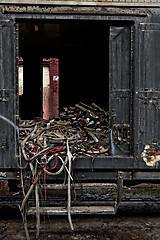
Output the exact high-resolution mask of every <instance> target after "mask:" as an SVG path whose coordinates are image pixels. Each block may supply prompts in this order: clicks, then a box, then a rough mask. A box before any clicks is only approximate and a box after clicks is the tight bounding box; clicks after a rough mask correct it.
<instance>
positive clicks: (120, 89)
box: [109, 26, 132, 155]
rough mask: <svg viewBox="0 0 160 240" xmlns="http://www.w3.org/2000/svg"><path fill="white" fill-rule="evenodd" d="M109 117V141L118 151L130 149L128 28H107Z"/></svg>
mask: <svg viewBox="0 0 160 240" xmlns="http://www.w3.org/2000/svg"><path fill="white" fill-rule="evenodd" d="M109 60H110V83H109V85H110V103H109V105H110V108H109V109H110V119H111V130H112V134H113V142H114V144H116V145H118V148H120V149H121V150H122V152H121V153H119V154H122V155H125V154H129V155H130V154H131V152H130V116H131V110H132V109H131V100H130V98H131V91H130V87H131V70H130V69H131V67H130V66H131V28H130V26H122V27H120V26H118V27H116V26H111V28H110V59H109Z"/></svg>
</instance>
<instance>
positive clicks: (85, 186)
mask: <svg viewBox="0 0 160 240" xmlns="http://www.w3.org/2000/svg"><path fill="white" fill-rule="evenodd" d="M42 187H44V186H43V185H42ZM45 187H46V189H48V190H52V189H53V190H61V189H67V184H46V186H45ZM72 188H74V189H77V190H78V189H88V190H89V189H94V188H95V189H98V188H100V189H102V188H106V189H107V188H112V189H116V188H117V184H115V183H83V184H71V189H72Z"/></svg>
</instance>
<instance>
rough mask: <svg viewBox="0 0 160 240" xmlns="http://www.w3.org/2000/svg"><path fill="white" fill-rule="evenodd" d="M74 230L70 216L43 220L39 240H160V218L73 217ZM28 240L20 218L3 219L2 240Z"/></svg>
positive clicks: (32, 226) (31, 223) (32, 232)
mask: <svg viewBox="0 0 160 240" xmlns="http://www.w3.org/2000/svg"><path fill="white" fill-rule="evenodd" d="M28 223H29V232H30V237H31V239H35V222H34V219H33V218H30V219H28ZM73 225H74V231H71V230H70V228H69V224H68V221H67V217H49V216H48V217H45V218H43V219H41V228H40V237H39V240H42V239H43V240H44V239H46V240H47V239H54V240H64V239H69V240H87V239H89V240H134V239H138V240H159V239H160V216H158V215H153V216H152V215H145V216H142V215H127V216H124V215H119V214H118V215H116V216H79V217H73ZM2 239H4V240H12V239H13V240H14V239H15V240H22V239H26V237H25V232H24V228H23V223H22V220H21V218H19V217H18V218H17V217H16V218H14V216H13V217H12V218H9V219H7V218H1V219H0V240H2Z"/></svg>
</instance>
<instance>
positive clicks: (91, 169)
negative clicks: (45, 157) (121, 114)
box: [2, 8, 160, 181]
mask: <svg viewBox="0 0 160 240" xmlns="http://www.w3.org/2000/svg"><path fill="white" fill-rule="evenodd" d="M15 9H16V8H15ZM112 10H113V9H112ZM53 11H54V10H53ZM125 11H129V10H128V9H125ZM125 11H124V12H121V14H120V15H114V10H113V12H111V14H108V15H107V12H106V13H104V15H99V14H97V15H90V13H88V14H86V13H85V14H82V15H80V14H74V15H73V14H68V15H65V14H62V13H60V14H54V13H51V14H47V13H33V12H31V13H30V12H28V13H27V12H19V13H18V12H16V10H15V11H13V9H11V12H10V13H9V8H8V12H7V11H6V13H7V18H9V19H13V20H14V21H15V22H16V27H15V41H16V55H18V23H19V22H25V21H28V20H30V19H32V20H34V19H36V20H37V19H38V20H39V21H48V20H50V21H56V20H73V21H74V20H88V21H108V22H109V23H114V24H115V23H116V22H117V21H121V22H127V23H128V24H130V25H131V62H132V67H131V68H132V69H131V78H132V79H131V81H132V83H131V84H132V85H131V89H132V90H133V81H134V78H136V76H137V74H138V73H137V70H135V66H134V65H135V62H134V58H137V53H135V49H136V50H137V47H136V45H137V44H138V41H139V40H138V38H139V34H138V26H139V24H140V22H142V21H143V22H147V21H148V22H150V15H147V12H148V10H147V11H146V13H145V11H142V10H141V11H140V10H139V13H138V12H137V11H138V10H135V14H134V11H132V12H130V14H129V13H128V15H127V16H126V15H125ZM142 12H143V14H142ZM8 13H9V14H8ZM15 65H16V67H17V58H16V61H15ZM15 74H16V76H17V71H16V73H15ZM16 85H18V84H17V83H16ZM132 92H133V91H132ZM133 98H134V95H133ZM16 102H17V104H18V98H17V100H16ZM132 103H133V102H132ZM16 109H17V116H18V108H16ZM134 111H135V109H133V112H134ZM133 120H134V117H133V118H132V119H131V121H132V123H133ZM134 124H136V123H134ZM132 137H133V138H134V134H132ZM133 142H134V144H135V141H133ZM132 149H134V151H133V152H135V151H136V146H132ZM73 168H74V171H75V172H76V174H77V172H78V175H79V178H80V179H81V180H82V181H83V179H85V180H87V174H89V175H88V180H102V179H103V180H108V179H112V180H114V179H115V178H116V177H117V172H118V171H119V170H123V171H124V172H125V173H124V179H127V180H131V179H138V180H147V179H153V180H159V179H160V177H159V169H160V167H159V165H158V166H156V167H147V166H146V165H145V163H144V162H143V161H142V159H141V158H139V159H137V157H134V156H131V157H120V156H109V157H105V158H102V157H100V158H93V159H92V158H78V159H76V160H75V161H74V163H73ZM14 170H15V169H14ZM2 171H4V172H5V170H4V169H3V170H2ZM6 172H7V174H6V176H8V177H9V176H10V175H12V174H10V173H11V172H13V171H12V169H10V170H7V171H6ZM153 173H154V174H153ZM90 174H91V175H90Z"/></svg>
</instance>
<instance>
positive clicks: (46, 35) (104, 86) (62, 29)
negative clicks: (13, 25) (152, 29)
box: [19, 20, 132, 155]
mask: <svg viewBox="0 0 160 240" xmlns="http://www.w3.org/2000/svg"><path fill="white" fill-rule="evenodd" d="M19 46H20V56H22V58H23V59H24V76H23V77H24V92H23V97H22V100H21V99H20V104H19V106H20V117H21V118H22V119H34V118H36V117H40V118H42V117H43V107H42V105H43V104H42V102H43V101H42V99H43V87H42V85H43V84H42V82H43V80H42V79H43V77H42V76H43V71H42V65H43V64H42V60H43V59H44V58H45V59H50V58H53V57H54V58H57V59H59V101H58V102H59V104H58V111H59V112H60V113H61V112H62V111H63V109H64V107H67V108H68V107H70V106H74V105H75V104H76V103H79V102H83V103H84V104H87V105H90V104H91V103H96V104H97V105H98V106H100V107H101V108H103V109H104V110H105V111H106V112H109V117H108V122H109V127H110V133H108V132H107V134H110V136H109V135H108V138H110V139H109V140H111V148H112V150H111V152H110V153H111V154H112V155H131V148H132V145H131V144H130V137H131V134H132V129H131V124H130V123H131V122H132V99H131V88H132V86H131V85H132V79H131V75H132V74H131V25H130V24H126V23H122V24H121V23H117V22H109V21H83V20H81V21H80V20H74V21H71V20H67V21H65V22H64V21H60V20H59V21H53V22H51V21H50V22H44V21H38V22H21V23H19ZM53 104H54V103H53ZM117 146H118V148H117Z"/></svg>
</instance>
